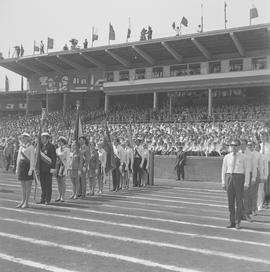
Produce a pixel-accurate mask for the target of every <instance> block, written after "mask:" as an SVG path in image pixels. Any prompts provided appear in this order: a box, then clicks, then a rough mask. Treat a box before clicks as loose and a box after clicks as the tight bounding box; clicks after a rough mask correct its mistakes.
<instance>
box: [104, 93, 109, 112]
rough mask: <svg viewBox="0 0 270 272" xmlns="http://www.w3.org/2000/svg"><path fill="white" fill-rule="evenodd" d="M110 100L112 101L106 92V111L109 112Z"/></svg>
mask: <svg viewBox="0 0 270 272" xmlns="http://www.w3.org/2000/svg"><path fill="white" fill-rule="evenodd" d="M109 102H110V97H109V95H108V94H105V103H104V106H105V107H104V111H105V113H107V112H108V111H109Z"/></svg>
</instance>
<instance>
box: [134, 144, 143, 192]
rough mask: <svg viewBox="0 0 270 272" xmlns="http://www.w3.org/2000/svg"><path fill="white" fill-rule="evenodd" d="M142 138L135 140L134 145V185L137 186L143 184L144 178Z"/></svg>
mask: <svg viewBox="0 0 270 272" xmlns="http://www.w3.org/2000/svg"><path fill="white" fill-rule="evenodd" d="M140 143H141V141H140V139H137V140H136V141H135V147H134V162H133V187H137V186H139V185H140V184H141V180H142V171H141V168H140V164H141V161H142V155H141V154H142V146H141V144H140Z"/></svg>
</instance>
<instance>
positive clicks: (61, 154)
mask: <svg viewBox="0 0 270 272" xmlns="http://www.w3.org/2000/svg"><path fill="white" fill-rule="evenodd" d="M58 144H59V147H58V148H57V149H56V156H57V160H56V179H57V185H58V192H59V196H58V197H57V199H56V200H55V201H56V202H57V201H61V202H63V201H64V199H65V193H66V176H67V170H68V169H69V166H70V150H69V148H68V147H67V146H66V145H67V140H66V138H65V137H63V136H61V137H59V139H58Z"/></svg>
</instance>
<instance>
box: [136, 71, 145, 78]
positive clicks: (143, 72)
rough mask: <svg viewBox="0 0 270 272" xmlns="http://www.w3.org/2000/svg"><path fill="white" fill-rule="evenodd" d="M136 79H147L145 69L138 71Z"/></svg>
mask: <svg viewBox="0 0 270 272" xmlns="http://www.w3.org/2000/svg"><path fill="white" fill-rule="evenodd" d="M135 79H145V69H136V71H135Z"/></svg>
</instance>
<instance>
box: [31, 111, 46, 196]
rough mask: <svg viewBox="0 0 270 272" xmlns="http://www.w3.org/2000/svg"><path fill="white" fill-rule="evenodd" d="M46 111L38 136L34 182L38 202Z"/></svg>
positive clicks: (42, 115) (42, 113)
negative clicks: (42, 137) (42, 135)
mask: <svg viewBox="0 0 270 272" xmlns="http://www.w3.org/2000/svg"><path fill="white" fill-rule="evenodd" d="M45 113H46V109H45V108H42V112H41V119H40V124H39V132H38V136H37V147H36V164H35V169H34V180H35V192H34V200H36V193H37V185H38V184H40V156H41V155H40V151H41V134H42V129H43V121H44V118H45Z"/></svg>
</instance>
